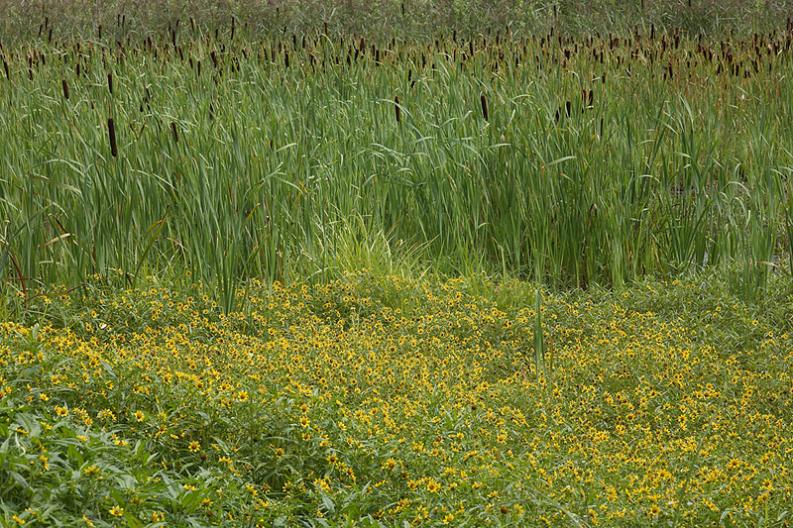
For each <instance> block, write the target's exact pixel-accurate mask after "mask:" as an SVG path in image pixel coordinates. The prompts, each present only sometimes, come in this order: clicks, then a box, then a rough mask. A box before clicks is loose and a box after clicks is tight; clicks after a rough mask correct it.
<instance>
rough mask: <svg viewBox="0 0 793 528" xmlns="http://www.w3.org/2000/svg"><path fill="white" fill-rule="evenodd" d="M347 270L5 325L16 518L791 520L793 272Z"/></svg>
mask: <svg viewBox="0 0 793 528" xmlns="http://www.w3.org/2000/svg"><path fill="white" fill-rule="evenodd" d="M717 284H718V283H717V281H715V280H712V279H711V278H708V279H706V280H704V281H703V282H699V281H688V282H683V283H679V282H678V283H675V284H657V283H647V284H644V285H641V286H636V287H634V288H633V289H632V290H631V291H630V293H624V294H615V293H608V292H599V293H597V292H590V293H588V294H585V295H582V294H574V295H550V294H547V293H546V294H545V295H544V296H543V304H542V306H541V313H542V315H541V318H540V325H541V328H542V331H543V337H544V353H543V355H542V357H541V359H540V360H539V361H536V358H535V356H534V354H533V352H532V350H533V346H534V343H535V330H536V326H535V325H536V322H537V320H538V318H537V313H536V312H535V309H536V306H535V304H534V302H533V299H534V293H535V292H534V291H532V287H531V286H529V285H526V284H525V283H512V284H502V285H497V284H495V283H490V282H488V281H482V280H473V279H472V280H468V281H463V280H460V279H457V280H451V281H446V282H434V281H427V280H407V279H401V278H397V277H394V278H387V279H382V278H381V279H374V278H372V277H371V276H369V275H361V276H353V277H347V278H345V279H342V280H339V281H333V282H330V283H328V284H326V285H322V286H311V287H310V286H307V285H302V286H301V285H294V286H292V287H283V286H279V285H277V284H276V285H274V287H272V288H270V287H266V286H263V285H253V286H252V287H251V291H249V294H248V298H247V306H248V308H247V309H246V310H244V311H240V312H232V313H229V314H223V312H222V310H221V309H220V308H219V307H218V306H217V305H216V304H213V303H212V302H211V301H210V300H209V297H208V296H207V297H200V296H199V297H189V296H186V295H184V294H179V293H178V292H173V291H168V290H165V289H160V288H147V289H145V290H143V291H141V290H139V289H138V290H124V291H115V290H112V289H111V290H106V291H92V293H91V297H90V298H88V299H82V300H80V299H72V298H71V297H69V296H62V297H53V298H49V297H48V298H40V299H39V301H38V303H39V305H38V306H37V307H36V310H37V311H39V312H40V314H39V315H38V316H36V317H30V318H29V320H23V321H20V322H18V323H5V324H3V326H2V329H1V330H0V366H1V368H2V371H0V372H2V376H3V378H2V380H0V381H1V383H0V386H2V387H3V388H2V391H3V393H2V394H3V398H2V399H0V413H1V414H0V417H1V419H0V427H2V429H0V431H2V433H3V436H4V437H5V438H6V440H5V442H4V443H3V445H2V449H0V455H1V456H2V458H0V464H1V465H0V479H2V480H0V489H2V490H3V492H2V494H0V510H2V511H1V512H0V519H2V520H0V522H4V524H5V525H7V526H15V525H21V524H23V523H24V524H25V525H30V526H51V525H58V524H63V525H74V524H73V523H78V524H82V525H88V526H144V525H152V526H161V525H164V524H162V523H167V524H168V525H169V526H189V525H193V526H208V525H233V526H253V525H260V526H443V525H451V526H570V525H576V526H598V525H602V526H790V524H791V517H790V511H789V509H790V504H791V501H793V475H792V474H791V466H790V460H791V454H793V441H792V439H793V434H791V433H793V430H792V428H793V423H791V414H790V409H791V405H793V392H791V378H790V373H791V366H793V365H792V363H793V354H792V353H791V350H793V342H792V341H793V337H791V335H793V334H791V321H790V319H789V317H790V316H789V314H790V312H791V308H792V307H793V306H792V304H793V303H792V301H791V299H793V297H791V292H790V290H789V288H788V289H787V291H785V289H784V288H783V289H777V288H773V292H774V293H773V294H771V295H770V297H769V298H768V299H767V303H766V304H763V305H762V306H761V305H756V304H752V305H749V304H745V303H743V302H742V301H740V300H739V299H738V298H736V297H734V296H731V295H729V293H727V292H725V291H724V290H723V285H721V286H718V285H717Z"/></svg>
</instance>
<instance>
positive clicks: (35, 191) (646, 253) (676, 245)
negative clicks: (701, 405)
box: [0, 20, 793, 308]
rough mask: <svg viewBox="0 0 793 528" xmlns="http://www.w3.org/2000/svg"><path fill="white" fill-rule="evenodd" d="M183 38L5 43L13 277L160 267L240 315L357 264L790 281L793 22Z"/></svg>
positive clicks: (3, 190)
mask: <svg viewBox="0 0 793 528" xmlns="http://www.w3.org/2000/svg"><path fill="white" fill-rule="evenodd" d="M173 27H179V28H180V29H179V30H178V33H177V30H175V29H172V31H171V32H170V33H168V34H163V35H161V36H160V37H159V38H155V39H151V37H147V38H146V40H142V39H133V38H130V39H129V40H128V41H125V42H119V43H117V44H115V45H112V46H109V47H107V46H105V45H102V44H99V43H93V42H90V41H85V42H82V43H79V44H63V43H59V41H57V39H56V40H54V41H53V42H52V43H48V42H47V39H46V38H45V37H42V39H41V40H40V41H39V42H37V43H36V44H24V45H23V44H19V45H15V46H8V47H6V48H5V49H4V50H3V52H2V55H3V60H4V61H5V63H6V64H7V65H8V70H7V71H8V75H7V76H6V75H4V74H2V73H0V134H2V138H3V140H2V141H0V160H2V161H0V163H1V165H0V264H2V265H3V268H2V269H3V284H4V285H8V286H12V287H14V288H17V289H19V290H20V291H23V290H29V289H31V288H32V287H33V286H36V285H39V284H52V283H65V284H68V285H78V284H80V283H82V282H83V281H85V280H86V279H87V278H89V277H91V276H94V275H96V274H98V275H99V276H101V277H102V278H104V279H106V280H116V281H119V282H125V283H129V284H134V283H136V281H138V280H139V278H140V277H141V276H144V275H149V274H154V275H157V276H166V277H170V278H175V279H177V280H182V281H192V280H201V281H206V282H210V283H212V284H215V286H216V291H217V292H218V296H219V297H220V298H221V299H223V304H224V305H225V307H226V308H230V307H231V304H232V303H233V299H234V291H235V288H236V287H237V284H238V282H239V281H240V280H241V279H245V278H248V277H265V278H267V279H269V280H288V279H290V278H291V277H295V276H300V277H307V276H308V277H316V278H318V279H322V278H327V277H329V276H333V275H335V274H337V273H339V272H340V271H344V270H345V269H349V268H357V267H361V266H376V267H379V268H382V269H383V270H386V271H389V272H393V271H394V270H397V269H402V268H405V267H407V268H411V269H414V270H415V269H423V268H428V267H432V268H433V269H434V270H435V271H438V272H440V273H448V274H461V273H462V274H465V273H470V272H478V271H485V272H491V273H498V272H505V273H508V274H516V275H526V276H534V275H535V274H536V276H537V277H539V278H541V279H542V280H544V281H546V282H547V283H549V284H550V285H553V286H559V287H587V286H588V285H590V284H592V283H598V284H605V285H613V286H620V285H622V284H624V283H626V282H629V281H631V280H634V279H635V278H637V277H641V276H645V275H664V276H667V275H676V274H681V273H686V272H689V271H691V270H696V269H700V268H703V267H705V266H717V267H719V266H722V267H724V269H725V270H727V269H729V270H731V271H730V273H732V274H733V275H734V284H736V285H737V286H738V287H740V288H741V289H743V290H744V291H746V292H749V293H751V292H757V291H760V290H761V289H762V286H763V284H764V282H765V280H766V276H767V274H768V273H769V272H772V271H774V270H780V271H782V270H784V271H785V272H789V271H790V267H791V265H790V264H789V263H788V261H787V259H789V258H790V243H791V237H790V235H791V231H792V230H793V228H791V225H793V221H791V213H790V211H791V199H792V198H791V196H793V195H792V194H791V188H790V186H791V183H790V180H789V178H790V175H791V172H792V171H793V159H791V151H790V144H791V139H793V128H792V127H793V125H791V123H793V116H791V113H792V110H791V108H792V107H791V104H790V103H791V101H790V100H789V99H790V94H791V93H793V90H792V89H793V86H792V85H791V84H792V83H793V81H792V80H791V76H790V74H791V53H792V52H791V49H790V48H791V33H790V32H781V33H780V32H775V33H769V34H764V35H755V36H753V37H748V38H746V39H742V40H739V39H737V38H734V39H727V40H722V41H715V40H709V39H704V40H703V39H701V38H697V37H688V36H686V35H685V34H683V33H681V32H675V33H669V34H661V33H660V31H659V32H657V33H654V35H653V37H652V38H651V37H650V33H649V30H648V31H646V32H643V33H641V34H630V35H625V36H624V37H616V36H614V35H608V36H604V37H602V38H594V37H586V38H572V37H560V36H559V35H558V34H555V33H553V32H550V33H548V34H543V35H538V36H535V37H526V38H518V37H516V36H514V35H513V36H511V37H510V36H507V35H503V34H500V35H498V36H489V37H488V36H479V37H475V38H474V39H473V40H466V39H463V38H462V37H460V36H457V35H449V36H448V37H446V38H438V39H437V40H434V41H431V42H429V43H428V44H418V43H406V42H401V41H390V42H367V41H366V40H365V39H359V38H355V39H353V38H344V37H339V36H332V34H331V35H326V34H322V33H317V34H311V35H307V36H306V37H305V38H304V37H302V36H300V37H298V36H296V35H295V36H292V35H287V36H284V37H282V38H278V39H264V40H256V41H252V40H247V39H245V40H244V39H243V38H242V37H241V36H240V30H237V33H236V37H235V38H234V39H233V40H232V39H231V37H230V35H229V34H228V33H226V34H223V33H221V34H219V35H218V36H217V38H216V37H215V36H214V35H207V34H204V33H202V32H201V30H200V28H197V29H195V30H192V29H191V26H190V24H189V23H187V22H185V21H184V20H183V21H181V26H178V25H176V23H174V25H173ZM67 87H68V88H67ZM111 87H112V88H111ZM111 120H112V123H113V129H112V131H111V129H110V128H109V125H110V123H111ZM111 138H112V140H111ZM112 143H115V147H114V146H113V144H112ZM114 148H115V149H116V150H117V152H116V154H117V155H115V156H114V155H113V152H114ZM374 271H377V270H374Z"/></svg>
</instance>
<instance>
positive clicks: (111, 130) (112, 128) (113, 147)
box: [107, 117, 118, 158]
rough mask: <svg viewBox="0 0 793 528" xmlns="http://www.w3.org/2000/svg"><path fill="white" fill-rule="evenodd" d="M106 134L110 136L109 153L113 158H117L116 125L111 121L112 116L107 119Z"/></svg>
mask: <svg viewBox="0 0 793 528" xmlns="http://www.w3.org/2000/svg"><path fill="white" fill-rule="evenodd" d="M107 134H108V137H109V138H110V154H112V155H113V157H114V158H117V157H118V145H117V144H116V125H115V123H113V118H112V117H109V118H108V119H107Z"/></svg>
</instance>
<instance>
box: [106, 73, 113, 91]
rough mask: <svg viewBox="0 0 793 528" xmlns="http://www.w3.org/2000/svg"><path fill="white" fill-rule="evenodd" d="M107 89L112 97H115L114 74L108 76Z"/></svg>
mask: <svg viewBox="0 0 793 528" xmlns="http://www.w3.org/2000/svg"><path fill="white" fill-rule="evenodd" d="M107 89H108V91H109V92H110V95H113V74H112V73H108V74H107Z"/></svg>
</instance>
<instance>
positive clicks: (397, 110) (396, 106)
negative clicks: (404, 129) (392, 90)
mask: <svg viewBox="0 0 793 528" xmlns="http://www.w3.org/2000/svg"><path fill="white" fill-rule="evenodd" d="M401 112H402V110H401V108H400V107H399V96H398V95H397V96H396V97H394V114H395V115H396V121H397V123H399V122H401V121H402V113H401Z"/></svg>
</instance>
